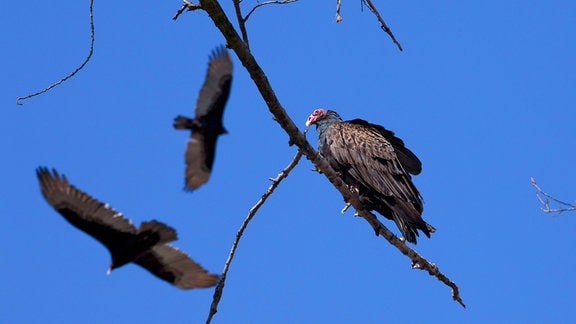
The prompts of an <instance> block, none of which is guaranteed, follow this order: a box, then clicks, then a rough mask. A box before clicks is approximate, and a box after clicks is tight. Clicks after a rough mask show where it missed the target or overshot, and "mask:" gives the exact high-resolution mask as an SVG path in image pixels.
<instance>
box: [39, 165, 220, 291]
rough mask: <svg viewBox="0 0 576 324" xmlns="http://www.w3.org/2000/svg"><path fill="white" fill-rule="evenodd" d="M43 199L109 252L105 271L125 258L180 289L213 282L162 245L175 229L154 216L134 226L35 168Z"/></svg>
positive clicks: (60, 178)
mask: <svg viewBox="0 0 576 324" xmlns="http://www.w3.org/2000/svg"><path fill="white" fill-rule="evenodd" d="M36 175H37V176H38V180H39V182H40V189H41V191H42V195H43V196H44V198H45V199H46V201H47V202H48V203H49V204H50V205H52V207H54V209H56V211H57V212H58V213H60V214H61V215H62V216H64V218H65V219H66V220H67V221H68V222H69V223H70V224H72V225H74V226H75V227H76V228H78V229H80V230H82V231H84V232H85V233H87V234H88V235H90V236H92V237H94V238H95V239H96V240H98V241H100V243H102V244H104V246H106V248H108V250H109V251H110V254H111V256H112V262H111V263H110V267H109V268H108V274H110V272H111V271H112V270H114V269H116V268H119V267H121V266H123V265H125V264H128V263H130V262H134V263H136V264H137V265H139V266H141V267H143V268H144V269H146V270H148V271H150V272H151V273H152V274H154V275H155V276H157V277H158V278H160V279H162V280H165V281H167V282H169V283H171V284H173V285H174V286H176V287H178V288H182V289H191V288H206V287H211V286H214V285H215V284H216V283H217V282H218V276H217V275H215V274H210V273H208V272H207V271H206V270H204V268H202V266H201V265H200V264H198V263H196V262H194V260H192V259H191V258H190V257H189V256H188V255H187V254H186V253H184V252H182V251H180V250H179V249H177V248H175V247H173V246H171V245H169V244H167V243H168V242H171V241H175V240H176V239H177V237H176V231H175V230H174V229H173V228H171V227H169V226H167V225H165V224H163V223H160V222H158V221H156V220H152V221H149V222H143V223H142V224H140V227H139V228H136V226H134V225H133V224H132V222H131V221H130V220H128V219H126V218H124V217H122V214H121V213H119V212H117V211H116V210H114V209H112V208H111V207H109V206H108V205H106V204H103V203H101V202H99V201H98V200H96V199H94V198H92V197H91V196H89V195H88V194H86V193H84V192H82V191H80V190H78V189H77V188H76V187H74V186H72V185H70V184H69V183H68V180H67V179H66V176H64V175H62V176H60V175H59V174H58V172H57V171H56V170H52V172H50V171H49V170H48V169H47V168H44V167H40V168H38V169H36Z"/></svg>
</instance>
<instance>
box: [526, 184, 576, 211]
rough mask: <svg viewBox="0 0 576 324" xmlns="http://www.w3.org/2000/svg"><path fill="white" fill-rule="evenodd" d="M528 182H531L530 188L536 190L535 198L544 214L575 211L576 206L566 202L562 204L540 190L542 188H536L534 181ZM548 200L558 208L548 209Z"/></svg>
mask: <svg viewBox="0 0 576 324" xmlns="http://www.w3.org/2000/svg"><path fill="white" fill-rule="evenodd" d="M530 182H532V186H534V188H536V198H538V201H540V203H541V204H542V205H543V206H544V207H541V208H540V209H542V211H543V212H545V213H562V212H565V211H574V210H576V204H570V203H567V202H563V201H561V200H559V199H556V198H555V197H554V196H552V195H550V194H548V193H546V192H545V191H544V190H542V188H540V186H538V184H537V183H536V179H534V178H530ZM548 199H550V200H552V201H553V202H555V203H556V204H557V205H558V207H556V208H550V201H549V200H548Z"/></svg>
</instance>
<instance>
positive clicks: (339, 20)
mask: <svg viewBox="0 0 576 324" xmlns="http://www.w3.org/2000/svg"><path fill="white" fill-rule="evenodd" d="M341 21H342V16H340V0H336V22H337V23H339V22H341Z"/></svg>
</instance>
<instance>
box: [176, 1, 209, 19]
mask: <svg viewBox="0 0 576 324" xmlns="http://www.w3.org/2000/svg"><path fill="white" fill-rule="evenodd" d="M198 9H202V6H201V5H199V4H195V3H192V2H189V1H187V0H184V1H183V3H182V7H180V9H178V11H176V14H175V15H174V17H172V20H176V19H178V17H179V16H180V15H181V14H182V13H183V12H184V11H194V10H198Z"/></svg>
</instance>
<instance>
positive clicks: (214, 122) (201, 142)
mask: <svg viewBox="0 0 576 324" xmlns="http://www.w3.org/2000/svg"><path fill="white" fill-rule="evenodd" d="M231 84H232V60H231V59H230V56H229V55H228V51H227V50H226V48H224V47H218V48H216V49H215V50H214V51H213V52H212V55H211V56H210V63H209V64H208V72H207V73H206V80H204V85H202V89H201V90H200V94H199V95H198V100H197V101H196V108H195V114H196V116H195V118H194V119H190V118H187V117H184V116H177V117H176V118H175V119H174V128H176V129H189V130H191V131H192V132H191V134H190V139H189V140H188V144H187V147H186V154H185V162H186V176H185V183H184V188H185V189H186V190H194V189H196V188H198V187H200V186H201V185H202V184H204V183H205V182H206V181H208V178H209V177H210V172H211V171H212V164H213V163H214V151H215V150H216V140H217V139H218V136H219V135H221V134H226V133H227V131H226V129H224V125H223V124H222V114H223V113H224V107H225V106H226V101H227V100H228V95H229V94H230V85H231Z"/></svg>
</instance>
